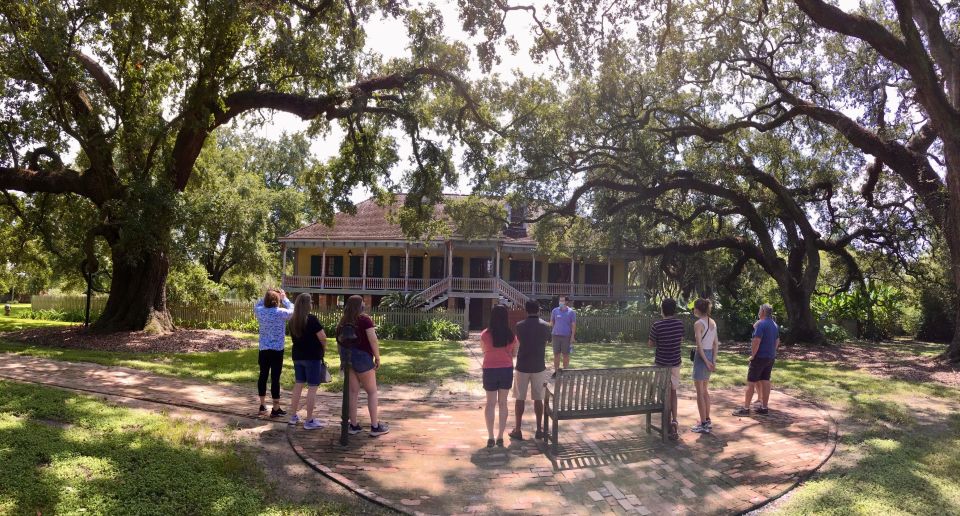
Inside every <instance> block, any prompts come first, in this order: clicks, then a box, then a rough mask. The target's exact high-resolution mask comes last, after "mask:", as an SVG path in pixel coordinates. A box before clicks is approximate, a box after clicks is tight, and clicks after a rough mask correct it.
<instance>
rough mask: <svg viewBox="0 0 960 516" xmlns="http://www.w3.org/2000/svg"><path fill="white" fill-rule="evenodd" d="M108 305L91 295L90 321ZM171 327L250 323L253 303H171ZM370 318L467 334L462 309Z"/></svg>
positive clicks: (41, 306)
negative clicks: (448, 324) (447, 326)
mask: <svg viewBox="0 0 960 516" xmlns="http://www.w3.org/2000/svg"><path fill="white" fill-rule="evenodd" d="M106 304H107V296H94V297H92V298H91V302H90V318H91V319H96V318H97V316H98V315H100V313H101V312H103V308H104V306H106ZM86 306H87V298H86V296H50V295H42V296H41V295H37V296H32V297H31V298H30V307H31V309H33V310H59V311H62V312H74V311H77V312H83V311H84V310H86ZM168 309H169V310H170V315H171V316H172V317H173V322H174V324H176V325H178V326H183V327H188V328H198V327H199V328H204V327H210V326H217V325H227V324H243V323H253V322H254V320H255V319H254V315H253V302H252V301H225V302H221V303H210V304H204V305H181V304H178V303H171V304H170V305H169V306H168ZM314 314H316V315H317V317H318V318H319V319H320V320H321V321H324V322H325V323H326V322H327V321H335V320H339V318H340V315H341V314H343V310H342V309H333V310H326V311H316V310H315V311H314ZM369 315H370V317H371V318H372V319H373V320H374V322H375V323H376V324H378V325H379V324H384V323H388V324H393V325H397V326H404V327H406V326H412V325H414V324H417V323H419V322H422V321H431V320H434V319H445V320H448V321H452V322H455V323H457V324H459V325H461V327H462V328H463V329H464V331H467V326H468V321H467V314H466V312H465V311H464V310H434V311H430V312H423V311H420V310H401V311H388V310H379V309H376V308H374V309H372V310H370V311H369Z"/></svg>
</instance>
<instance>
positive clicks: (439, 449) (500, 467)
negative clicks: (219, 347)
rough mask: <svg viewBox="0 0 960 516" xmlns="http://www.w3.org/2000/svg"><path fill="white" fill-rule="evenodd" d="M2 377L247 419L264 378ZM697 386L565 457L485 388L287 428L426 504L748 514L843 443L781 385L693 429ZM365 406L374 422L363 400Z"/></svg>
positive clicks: (431, 509)
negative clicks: (499, 444)
mask: <svg viewBox="0 0 960 516" xmlns="http://www.w3.org/2000/svg"><path fill="white" fill-rule="evenodd" d="M469 347H470V346H469V344H468V348H469ZM0 378H7V379H12V380H19V381H28V382H36V383H42V384H46V385H51V386H59V387H63V388H69V389H77V390H84V391H87V392H93V393H104V394H110V395H119V396H127V397H131V398H136V399H142V400H147V401H153V402H159V403H168V404H173V405H178V406H183V407H189V408H194V409H200V410H205V411H208V412H217V413H226V414H235V415H239V416H244V417H250V416H254V413H253V411H254V410H255V397H254V396H253V394H254V393H253V392H252V386H251V387H250V388H243V387H240V386H234V385H223V384H214V383H208V382H198V381H190V380H187V379H177V378H170V377H165V376H160V375H154V374H151V373H148V372H145V371H137V370H133V369H128V368H123V367H104V366H99V365H95V364H85V363H69V362H59V361H54V360H47V359H42V358H34V357H25V356H17V355H11V354H3V353H0ZM411 394H413V393H412V392H411ZM418 394H420V393H418ZM685 394H686V393H684V392H681V397H682V398H683V399H681V402H680V421H681V422H682V423H683V425H684V427H683V428H681V440H680V441H679V442H675V443H667V444H663V443H661V442H660V440H659V438H658V437H657V436H656V435H655V434H654V435H649V436H648V435H647V434H646V432H645V430H644V429H643V426H642V417H620V418H612V419H606V420H587V421H572V422H561V427H560V428H561V433H560V449H559V452H558V454H557V456H556V457H555V458H553V459H551V458H548V456H546V455H545V454H544V453H543V450H544V449H545V446H544V445H543V444H542V443H540V442H535V441H533V440H532V439H530V438H531V437H532V436H533V411H532V407H528V409H527V413H526V414H525V422H524V423H525V424H524V434H525V436H526V437H527V440H525V441H523V442H510V440H509V438H508V439H507V444H508V446H507V448H493V449H487V448H486V447H485V445H486V429H485V426H484V422H483V409H482V402H481V401H480V400H479V399H477V400H473V401H444V400H439V399H436V400H424V399H401V398H394V399H389V398H388V399H384V400H383V406H382V410H381V414H382V418H383V419H384V420H385V421H387V422H389V423H390V425H391V432H390V433H389V434H387V435H385V436H382V437H379V438H370V437H368V436H367V435H366V434H365V433H364V434H359V435H357V436H354V437H352V438H351V441H350V444H349V445H348V446H347V447H346V448H342V447H340V445H339V444H338V437H339V424H338V423H339V403H340V396H339V395H331V394H324V395H321V396H318V400H317V401H318V410H317V411H318V415H319V416H320V417H321V418H322V419H323V420H324V421H325V422H326V423H327V425H328V426H327V427H326V428H325V429H323V430H314V431H305V430H303V429H302V428H301V427H298V428H296V429H295V430H292V431H290V432H289V438H290V442H291V444H292V445H293V447H294V450H295V451H296V452H297V453H298V454H299V455H300V456H301V458H303V459H304V460H305V461H307V462H308V463H309V464H310V465H311V466H313V467H314V468H315V469H317V470H318V471H320V472H321V473H324V474H325V475H327V476H328V477H329V478H331V479H333V480H335V481H337V482H339V483H341V484H343V485H345V486H346V487H348V488H349V489H351V490H353V491H354V492H356V493H357V494H360V495H361V496H364V497H366V498H368V499H371V500H373V501H376V502H378V503H381V504H384V505H387V506H389V507H393V508H395V509H397V510H400V511H404V512H410V513H424V514H451V513H509V512H522V513H526V514H530V513H551V514H556V513H558V512H563V513H575V514H594V513H597V512H604V513H616V514H625V513H639V514H665V513H669V514H729V513H738V512H743V511H745V510H749V509H751V508H753V507H756V506H758V505H762V504H763V503H765V502H766V501H768V500H770V499H771V498H775V497H777V496H780V495H781V494H783V493H784V492H786V491H787V490H789V489H790V488H791V487H793V486H794V485H795V484H796V483H797V482H798V481H799V480H801V479H802V478H804V477H805V476H806V475H808V474H809V473H811V472H812V471H814V470H815V469H816V468H818V467H819V466H820V465H821V464H822V463H823V462H824V461H825V460H826V459H827V458H828V457H829V456H830V454H831V453H832V451H833V449H834V445H835V443H836V432H837V428H836V425H835V423H834V422H833V420H832V419H831V418H830V416H829V415H828V414H827V413H826V412H825V411H823V410H821V409H819V408H818V407H817V406H815V405H814V404H812V403H809V402H805V401H802V400H798V399H796V398H793V397H791V396H788V395H785V394H782V393H779V392H774V393H773V394H772V400H771V407H772V409H771V413H770V415H768V416H755V417H753V418H736V417H733V416H730V415H729V413H730V411H731V410H732V409H733V408H734V406H735V404H736V403H737V400H739V399H741V396H742V393H741V391H740V390H725V391H716V392H714V394H713V399H714V405H715V409H714V418H713V419H714V421H715V429H714V433H713V434H711V435H698V434H693V433H691V432H689V431H688V430H687V429H686V428H685V427H687V426H689V425H690V424H692V423H694V422H695V421H696V417H697V416H696V402H695V401H694V400H693V399H692V398H691V397H690V396H689V395H685ZM286 396H287V393H286V392H285V393H284V397H285V398H286ZM360 409H361V414H360V417H361V423H363V424H365V425H366V426H367V427H368V426H369V422H368V421H367V420H366V412H365V410H366V406H365V404H363V403H362V404H361V407H360ZM510 410H511V414H512V410H513V403H512V402H511V404H510ZM511 421H512V420H511ZM509 426H512V423H511V425H508V428H509Z"/></svg>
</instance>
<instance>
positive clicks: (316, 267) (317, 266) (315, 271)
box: [310, 255, 323, 276]
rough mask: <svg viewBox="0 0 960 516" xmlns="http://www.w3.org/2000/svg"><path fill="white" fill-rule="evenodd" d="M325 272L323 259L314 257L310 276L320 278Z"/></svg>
mask: <svg viewBox="0 0 960 516" xmlns="http://www.w3.org/2000/svg"><path fill="white" fill-rule="evenodd" d="M321 271H323V257H322V256H317V255H313V256H311V257H310V275H311V276H319V275H320V273H321Z"/></svg>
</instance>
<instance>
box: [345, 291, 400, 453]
mask: <svg viewBox="0 0 960 516" xmlns="http://www.w3.org/2000/svg"><path fill="white" fill-rule="evenodd" d="M365 311H366V306H364V304H363V298H362V297H360V296H350V297H349V298H347V304H346V306H344V307H343V317H342V318H341V319H340V324H338V325H337V335H338V336H340V335H341V332H342V331H343V328H344V327H345V326H353V327H354V330H355V331H356V334H357V337H358V342H357V343H356V345H352V346H350V348H349V349H346V348H344V347H343V345H342V342H341V339H340V338H338V339H337V343H338V344H340V346H339V349H340V363H341V364H342V363H344V362H346V360H347V353H350V378H349V379H347V381H349V382H350V383H349V385H350V428H349V430H348V431H349V433H350V435H354V434H359V433H360V432H362V431H363V427H361V426H360V423H359V422H357V402H358V399H359V397H360V387H363V390H364V391H366V393H367V409H368V410H369V411H370V436H371V437H377V436H381V435H383V434H385V433H387V432H389V431H390V427H389V426H387V424H386V423H384V422H382V421H380V420H379V419H378V418H377V409H378V405H377V402H378V400H377V369H379V368H380V342H379V341H378V340H377V329H376V326H375V325H374V324H373V319H371V318H370V317H369V316H368V315H367V314H365V313H364V312H365Z"/></svg>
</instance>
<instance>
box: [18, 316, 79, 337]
mask: <svg viewBox="0 0 960 516" xmlns="http://www.w3.org/2000/svg"><path fill="white" fill-rule="evenodd" d="M76 324H77V323H71V322H61V321H41V320H36V319H17V318H16V317H6V316H3V315H0V333H2V332H5V331H18V330H30V329H33V328H51V327H55V326H76Z"/></svg>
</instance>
